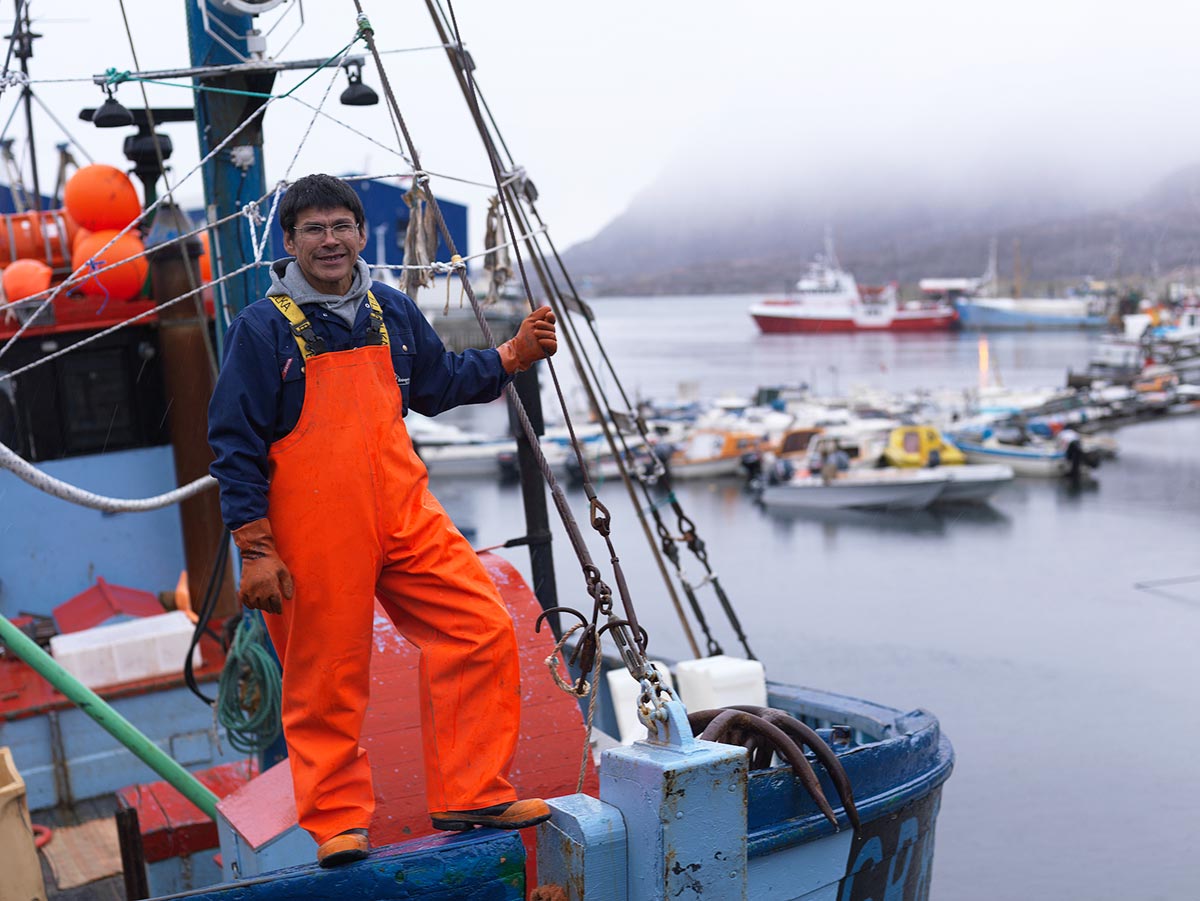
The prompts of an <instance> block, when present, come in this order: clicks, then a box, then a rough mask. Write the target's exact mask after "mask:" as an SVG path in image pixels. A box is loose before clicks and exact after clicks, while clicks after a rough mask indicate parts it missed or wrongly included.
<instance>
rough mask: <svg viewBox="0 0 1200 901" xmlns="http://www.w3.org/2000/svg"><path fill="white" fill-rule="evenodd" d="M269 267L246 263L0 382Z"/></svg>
mask: <svg viewBox="0 0 1200 901" xmlns="http://www.w3.org/2000/svg"><path fill="white" fill-rule="evenodd" d="M269 265H270V263H260V262H249V263H246V264H245V265H244V266H240V267H238V268H237V269H234V270H233V271H232V272H226V273H225V274H224V275H222V276H221V277H220V278H215V279H213V280H212V281H211V282H209V283H208V284H207V285H201V286H200V287H199V288H194V289H192V290H191V291H185V292H184V293H183V294H180V295H179V296H178V297H173V298H171V299H170V300H168V301H164V302H163V303H160V304H158V305H156V306H154V307H152V308H151V309H149V310H143V311H142V312H141V313H137V314H135V315H133V316H130V317H129V318H128V319H124V320H122V321H121V322H118V323H116V324H115V325H111V326H109V327H108V328H106V329H104V330H103V331H100V332H96V333H95V334H92V335H88V337H86V338H84V339H83V340H81V341H76V342H75V343H74V344H72V345H70V346H69V347H63V348H60V349H58V350H56V351H54V352H53V353H49V354H46V355H45V356H43V357H39V358H38V359H36V360H34V361H33V362H31V363H26V364H25V365H24V366H20V367H18V368H17V369H14V370H12V371H11V372H5V373H3V374H0V382H7V381H8V380H9V379H13V378H16V377H17V376H18V375H21V374H22V373H24V372H28V371H29V370H31V369H34V368H36V367H38V366H42V365H44V364H46V363H48V362H50V361H51V360H55V359H57V358H59V357H61V356H64V355H66V354H69V353H71V352H72V351H74V350H78V349H79V348H80V347H83V346H85V345H87V344H91V343H92V342H93V341H99V340H100V339H101V338H104V337H107V336H108V335H111V334H113V333H114V332H118V331H120V330H121V329H123V328H126V327H127V326H130V325H132V324H133V323H135V322H140V321H141V320H143V319H145V318H147V317H148V316H153V315H154V314H155V313H157V312H158V311H159V310H163V309H166V308H167V307H171V306H174V305H175V304H177V303H180V302H181V301H184V300H187V299H188V298H190V297H194V296H196V294H197V293H199V292H201V291H203V290H204V289H205V288H208V287H211V286H214V285H219V284H221V283H222V282H225V281H228V280H229V279H232V278H236V277H237V276H239V275H241V274H242V273H244V272H249V271H250V270H251V269H254V268H258V267H263V266H269ZM96 271H97V272H99V271H100V270H96Z"/></svg>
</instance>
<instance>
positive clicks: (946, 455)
mask: <svg viewBox="0 0 1200 901" xmlns="http://www.w3.org/2000/svg"><path fill="white" fill-rule="evenodd" d="M883 457H884V459H885V460H886V461H887V462H888V465H890V466H899V467H917V466H938V465H959V464H962V463H965V462H966V458H965V457H964V456H963V454H962V451H960V450H959V449H958V448H957V447H955V446H954V444H953V443H951V442H950V441H947V440H946V439H945V438H944V437H943V436H942V433H941V432H939V431H938V430H937V429H936V428H935V427H933V426H931V425H906V426H900V427H899V428H896V429H892V431H891V433H890V434H889V435H888V444H887V448H886V449H885V450H884V452H883Z"/></svg>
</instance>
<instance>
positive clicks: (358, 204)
mask: <svg viewBox="0 0 1200 901" xmlns="http://www.w3.org/2000/svg"><path fill="white" fill-rule="evenodd" d="M338 207H345V208H346V209H348V210H349V211H350V212H351V213H353V214H354V221H355V223H357V224H358V225H359V226H360V227H361V226H362V224H363V222H364V221H365V219H366V214H365V213H364V212H363V205H362V201H361V200H359V199H358V195H357V194H356V193H354V189H353V188H352V187H350V185H348V184H346V182H344V181H342V180H341V179H340V178H334V177H333V176H332V175H324V174H320V173H318V174H316V175H306V176H304V177H303V178H299V179H296V181H294V182H293V183H292V184H291V186H290V187H289V188H288V189H287V191H286V192H285V193H284V195H283V200H282V201H281V202H280V204H279V224H280V225H282V226H283V230H284V231H285V232H289V231H291V230H292V229H293V228H295V227H296V217H297V216H298V215H300V213H302V212H304V211H305V210H333V209H337V208H338Z"/></svg>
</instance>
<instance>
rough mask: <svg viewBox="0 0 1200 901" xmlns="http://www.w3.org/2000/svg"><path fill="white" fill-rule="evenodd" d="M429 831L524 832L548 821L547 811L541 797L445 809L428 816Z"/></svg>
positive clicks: (548, 812) (548, 813)
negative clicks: (481, 829) (475, 807)
mask: <svg viewBox="0 0 1200 901" xmlns="http://www.w3.org/2000/svg"><path fill="white" fill-rule="evenodd" d="M429 817H430V819H432V820H433V828H434V829H441V830H443V831H446V832H465V831H466V830H468V829H472V828H474V827H475V826H490V827H491V828H493V829H524V828H525V827H526V826H536V825H537V824H538V823H542V822H544V821H546V820H548V819H550V808H549V806H547V804H546V802H545V801H543V800H542V799H541V798H529V799H528V800H525V801H510V802H508V803H507V804H496V805H495V806H493V807H482V808H480V809H479V810H446V811H442V812H440V813H431V814H430V815H429Z"/></svg>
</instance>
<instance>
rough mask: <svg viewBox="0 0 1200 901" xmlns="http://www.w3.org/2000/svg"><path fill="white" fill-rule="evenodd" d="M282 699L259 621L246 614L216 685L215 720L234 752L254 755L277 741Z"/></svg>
mask: <svg viewBox="0 0 1200 901" xmlns="http://www.w3.org/2000/svg"><path fill="white" fill-rule="evenodd" d="M281 695H282V687H281V684H280V676H279V666H278V665H277V664H276V663H275V659H274V658H273V657H272V656H271V652H270V651H269V650H268V649H267V646H266V630H265V629H264V628H263V624H262V618H261V617H259V616H256V615H251V614H245V615H243V616H242V621H241V622H240V623H239V624H238V628H237V632H236V633H235V634H234V636H233V644H232V646H231V647H230V648H229V653H228V654H227V655H226V657H225V668H224V669H223V670H221V681H220V682H219V683H218V685H217V719H218V721H219V722H220V723H221V725H222V726H224V727H225V731H226V733H227V734H228V736H229V744H230V745H231V746H232V747H233V748H234V749H235V750H238V751H241V752H242V753H243V754H256V753H258V752H259V751H262V750H264V749H266V748H268V747H270V745H271V743H272V742H274V741H275V739H276V738H278V737H279V730H280V728H281V726H280V712H279V711H280V706H279V699H280V697H281Z"/></svg>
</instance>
